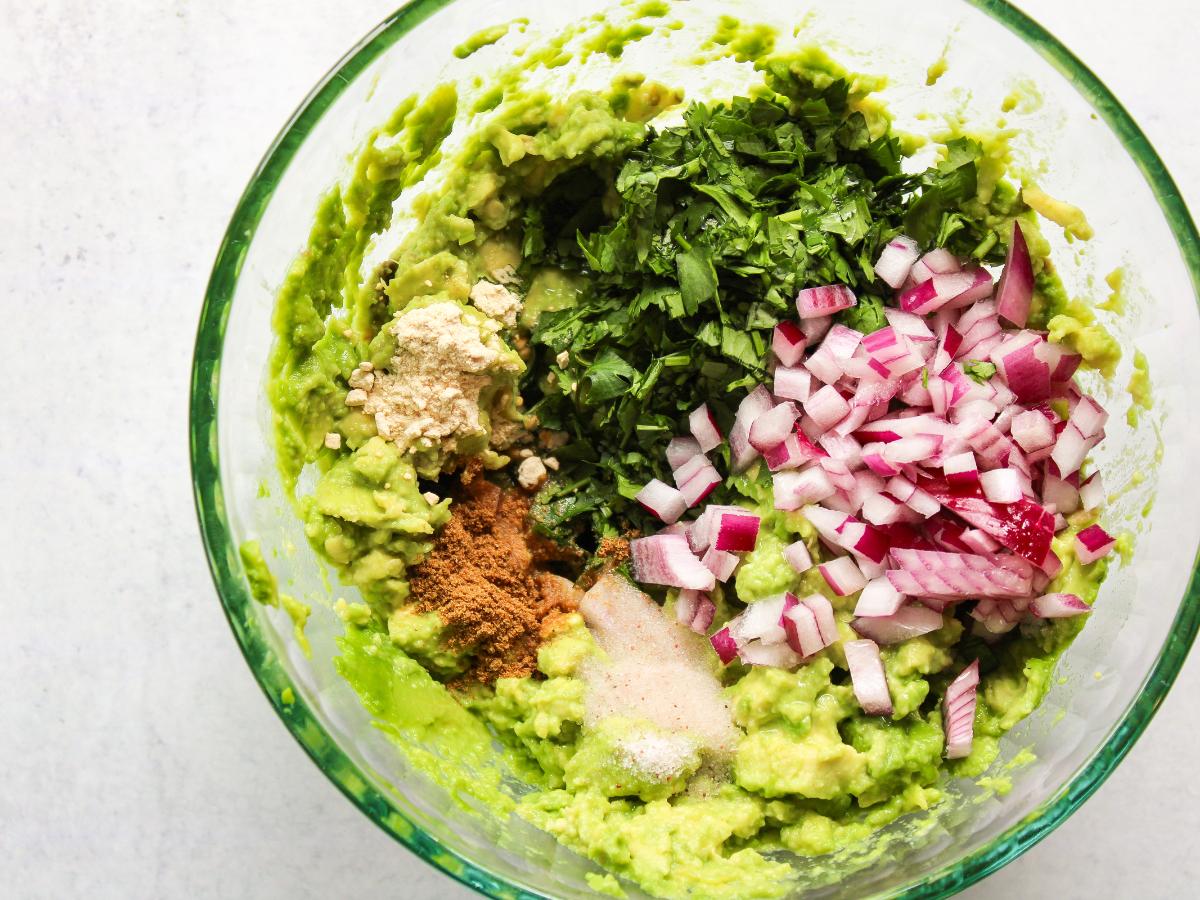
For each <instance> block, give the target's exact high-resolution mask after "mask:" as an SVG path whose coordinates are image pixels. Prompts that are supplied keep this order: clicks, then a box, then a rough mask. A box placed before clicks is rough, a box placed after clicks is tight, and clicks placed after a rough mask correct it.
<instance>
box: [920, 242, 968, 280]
mask: <svg viewBox="0 0 1200 900" xmlns="http://www.w3.org/2000/svg"><path fill="white" fill-rule="evenodd" d="M961 268H962V263H960V262H959V261H958V257H957V256H955V255H954V254H953V253H951V252H950V251H949V250H947V249H945V248H944V247H936V248H934V249H933V250H930V251H929V252H928V253H926V254H925V255H924V256H922V257H921V258H920V259H919V260H917V262H916V264H915V265H914V266H913V271H912V280H913V281H915V282H916V283H917V284H920V283H921V282H923V281H928V280H929V279H930V278H932V277H933V276H934V275H946V274H949V273H950V272H957V271H958V270H959V269H961Z"/></svg>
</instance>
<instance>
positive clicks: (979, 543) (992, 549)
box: [959, 528, 1001, 554]
mask: <svg viewBox="0 0 1200 900" xmlns="http://www.w3.org/2000/svg"><path fill="white" fill-rule="evenodd" d="M959 538H960V540H961V541H962V542H963V543H964V544H966V545H967V546H968V547H969V548H970V549H971V550H972V551H973V552H975V553H980V554H988V553H997V552H999V551H1000V549H1001V547H1000V544H999V543H998V542H997V541H995V540H994V539H993V538H992V537H991V536H990V535H988V534H987V533H986V532H983V531H980V530H979V529H978V528H967V529H964V530H963V532H962V534H961V535H960V536H959Z"/></svg>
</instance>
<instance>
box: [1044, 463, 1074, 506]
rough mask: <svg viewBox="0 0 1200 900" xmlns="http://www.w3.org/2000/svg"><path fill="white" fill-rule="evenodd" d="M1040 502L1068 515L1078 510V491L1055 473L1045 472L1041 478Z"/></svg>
mask: <svg viewBox="0 0 1200 900" xmlns="http://www.w3.org/2000/svg"><path fill="white" fill-rule="evenodd" d="M1042 502H1043V503H1045V504H1046V505H1047V506H1053V507H1054V509H1055V510H1056V511H1057V512H1059V513H1062V515H1064V516H1069V515H1071V514H1072V513H1075V512H1078V511H1079V507H1080V496H1079V491H1077V490H1076V489H1075V488H1074V487H1072V486H1071V484H1070V483H1069V482H1067V481H1064V480H1063V479H1061V478H1059V477H1058V476H1057V475H1051V474H1050V473H1046V477H1045V478H1044V479H1043V480H1042Z"/></svg>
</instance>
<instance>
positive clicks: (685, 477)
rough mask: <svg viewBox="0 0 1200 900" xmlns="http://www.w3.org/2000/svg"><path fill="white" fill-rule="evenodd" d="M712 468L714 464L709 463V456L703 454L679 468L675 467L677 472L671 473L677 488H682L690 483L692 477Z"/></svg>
mask: <svg viewBox="0 0 1200 900" xmlns="http://www.w3.org/2000/svg"><path fill="white" fill-rule="evenodd" d="M676 440H678V438H676ZM711 466H712V463H711V462H709V460H708V457H707V456H705V455H704V454H703V453H697V454H696V455H695V456H693V457H691V458H690V459H687V460H685V461H684V462H683V463H681V464H680V465H679V466H677V467H675V471H673V472H672V473H671V475H672V477H673V478H674V479H675V486H676V487H681V486H683V485H684V484H687V482H688V481H690V480H691V479H692V477H693V476H694V475H696V473H698V472H701V471H703V470H704V469H706V468H709V467H711Z"/></svg>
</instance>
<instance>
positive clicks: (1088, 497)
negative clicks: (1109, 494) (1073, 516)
mask: <svg viewBox="0 0 1200 900" xmlns="http://www.w3.org/2000/svg"><path fill="white" fill-rule="evenodd" d="M1079 502H1080V504H1081V505H1082V506H1083V508H1084V509H1086V510H1089V511H1090V510H1093V509H1099V508H1100V507H1101V506H1102V505H1103V504H1104V481H1103V480H1102V479H1101V478H1100V473H1099V472H1093V473H1092V474H1091V475H1089V476H1088V478H1087V481H1085V482H1084V483H1083V484H1081V485H1080V486H1079Z"/></svg>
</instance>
